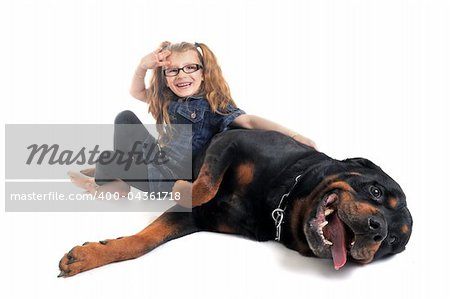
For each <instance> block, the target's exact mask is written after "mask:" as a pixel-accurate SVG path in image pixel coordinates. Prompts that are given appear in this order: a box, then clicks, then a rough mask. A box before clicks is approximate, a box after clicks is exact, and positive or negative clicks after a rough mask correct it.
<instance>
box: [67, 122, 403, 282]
mask: <svg viewBox="0 0 450 299" xmlns="http://www.w3.org/2000/svg"><path fill="white" fill-rule="evenodd" d="M195 165H196V166H197V167H195V169H196V171H195V172H196V174H197V176H196V179H195V181H194V182H193V183H189V182H185V181H177V183H176V184H175V186H174V190H173V191H174V192H181V193H182V194H184V195H186V194H189V195H190V193H191V192H192V207H193V209H192V212H174V211H175V210H178V211H179V207H174V208H172V209H170V210H168V211H167V212H165V213H164V214H162V215H161V216H160V217H159V218H158V219H156V220H155V221H154V222H153V223H152V224H151V225H149V226H148V227H146V228H145V229H144V230H142V231H141V232H139V233H137V234H135V235H132V236H128V237H123V238H118V239H112V240H105V241H100V242H98V243H85V244H84V245H82V246H76V247H74V248H73V249H72V250H71V251H70V252H69V253H66V254H65V255H64V257H63V258H62V259H61V261H60V263H59V268H60V270H61V273H60V276H64V277H67V276H73V275H75V274H78V273H80V272H82V271H86V270H89V269H93V268H96V267H100V266H103V265H106V264H108V263H112V262H117V261H122V260H127V259H132V258H136V257H139V256H141V255H143V254H145V253H147V252H149V251H151V250H152V249H153V248H155V247H157V246H158V245H160V244H162V243H165V242H167V241H170V240H172V239H175V238H179V237H182V236H185V235H187V234H191V233H194V232H198V231H214V232H221V233H231V234H238V235H244V236H246V237H248V238H250V239H254V240H257V241H267V240H278V241H279V242H280V243H282V244H284V245H285V246H287V247H288V248H291V249H293V250H296V251H298V252H299V253H301V254H303V255H308V256H317V257H320V258H332V260H333V264H334V267H335V268H336V269H339V268H341V267H343V266H344V265H345V263H346V262H347V260H348V259H350V260H352V261H355V262H359V263H369V262H371V261H372V260H374V259H377V258H381V257H384V256H387V255H392V254H396V253H399V252H401V251H403V250H404V249H405V245H406V243H407V242H408V240H409V237H410V235H411V230H412V218H411V214H410V213H409V210H408V208H407V207H406V198H405V194H404V193H403V191H402V189H401V188H400V186H399V185H398V184H397V183H396V182H395V181H394V180H393V179H392V178H390V177H389V176H388V175H387V174H386V173H384V172H383V171H382V170H381V168H379V167H378V166H376V165H375V164H373V163H372V162H370V161H369V160H366V159H363V158H354V159H347V160H344V161H338V160H334V159H332V158H330V157H328V156H326V155H325V154H323V153H321V152H318V151H315V150H314V149H312V148H310V147H308V146H306V145H303V144H300V143H298V142H296V141H294V140H293V139H291V138H289V137H286V136H284V135H282V134H280V133H277V132H272V131H259V130H240V129H239V130H230V131H226V132H223V133H221V134H219V135H217V136H216V137H214V138H213V140H212V142H211V144H210V145H209V147H208V149H207V150H206V152H205V153H204V154H203V155H201V157H199V158H198V160H197V161H196V163H195Z"/></svg>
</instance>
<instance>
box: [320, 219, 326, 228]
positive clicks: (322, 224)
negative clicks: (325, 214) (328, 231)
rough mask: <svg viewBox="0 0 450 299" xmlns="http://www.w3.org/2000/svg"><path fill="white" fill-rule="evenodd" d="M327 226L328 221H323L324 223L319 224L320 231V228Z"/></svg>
mask: <svg viewBox="0 0 450 299" xmlns="http://www.w3.org/2000/svg"><path fill="white" fill-rule="evenodd" d="M327 224H328V221H324V222H322V223H321V224H319V228H320V229H322V228H324V227H325V225H327Z"/></svg>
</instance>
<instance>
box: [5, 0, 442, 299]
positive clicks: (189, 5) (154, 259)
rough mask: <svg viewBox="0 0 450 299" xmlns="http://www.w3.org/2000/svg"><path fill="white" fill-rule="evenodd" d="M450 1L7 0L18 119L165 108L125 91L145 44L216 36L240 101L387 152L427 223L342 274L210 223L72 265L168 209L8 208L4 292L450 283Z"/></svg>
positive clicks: (394, 291)
mask: <svg viewBox="0 0 450 299" xmlns="http://www.w3.org/2000/svg"><path fill="white" fill-rule="evenodd" d="M449 15H450V3H449V2H448V1H438V0H435V1H418V0H404V1H398V0H378V1H363V0H354V1H350V0H349V1H337V0H334V1H333V0H331V1H319V0H318V1H282V0H278V1H261V0H259V1H250V0H249V1H242V0H241V1H239V3H237V2H236V3H235V2H234V1H206V0H205V1H189V0H171V1H162V0H160V1H154V0H147V1H129V0H128V1H106V0H105V1H88V0H84V1H75V0H73V1H57V0H53V1H50V0H46V1H31V0H29V1H25V0H18V1H17V0H15V1H12V0H9V1H2V2H1V4H0V30H1V39H2V46H1V48H0V51H1V55H0V63H1V64H0V75H1V78H0V82H1V89H0V93H1V94H0V101H1V105H2V108H1V113H2V121H3V123H10V124H14V123H27V124H33V123H55V124H59V123H71V124H72V123H102V124H103V123H112V122H113V119H114V117H115V115H116V114H117V113H118V112H119V111H121V110H124V109H130V110H133V111H134V112H136V113H137V114H138V116H139V117H140V118H141V119H142V120H143V121H144V122H147V123H151V122H152V119H151V117H150V116H148V114H147V113H146V111H147V107H146V106H145V104H142V103H141V102H139V101H137V100H134V99H133V98H132V97H131V96H130V95H129V94H128V88H129V84H130V81H131V77H132V75H133V72H134V69H135V67H136V66H137V64H138V62H139V60H140V58H141V57H142V56H144V55H145V54H146V53H148V52H150V51H152V50H154V49H155V48H156V47H157V46H158V45H159V43H160V42H161V41H164V40H169V41H173V42H179V41H183V40H185V41H190V42H195V41H197V42H204V43H206V44H207V45H209V46H210V47H211V49H212V50H213V51H214V52H215V54H216V55H217V57H218V59H219V62H220V63H221V66H222V69H223V72H224V74H225V77H226V78H227V80H228V83H229V85H230V86H231V90H232V95H233V97H234V99H235V100H236V102H237V103H238V106H239V107H240V108H242V109H244V110H245V111H247V113H249V114H255V115H259V116H262V117H266V118H268V119H271V120H273V121H276V122H278V123H280V124H283V125H285V126H287V127H289V128H291V129H294V130H297V131H298V132H300V133H302V134H304V135H306V136H309V137H311V138H312V139H314V140H315V141H316V143H317V145H318V146H319V149H320V150H322V151H324V152H325V153H327V154H328V155H330V156H332V157H334V158H338V159H343V158H347V157H354V156H362V157H366V158H369V159H371V160H373V161H374V162H375V163H377V164H379V165H381V166H382V168H383V169H384V170H385V171H386V172H388V173H389V174H390V175H391V176H392V177H394V178H395V179H396V180H397V181H398V182H399V183H400V184H401V186H402V187H403V189H404V191H405V193H406V194H407V197H408V204H409V207H410V210H411V212H412V214H413V216H414V220H415V222H414V229H413V235H412V238H411V240H410V243H409V244H408V246H407V250H406V251H405V252H403V253H401V254H399V255H397V256H395V257H393V258H390V259H388V260H385V261H381V262H376V263H373V264H370V265H367V266H354V265H349V266H346V267H345V268H344V269H343V270H341V271H338V272H336V271H334V270H333V269H332V265H331V262H330V261H328V260H319V259H314V258H306V257H302V256H300V255H298V254H297V253H296V252H293V251H290V250H288V249H285V248H283V246H281V245H279V244H276V243H275V242H266V243H257V242H252V241H248V240H245V239H243V238H240V237H233V236H225V235H218V234H210V233H198V234H194V235H191V236H188V237H185V238H182V239H179V240H176V241H172V242H170V243H167V244H165V245H163V246H161V247H160V248H158V249H156V250H154V251H153V252H151V253H149V254H147V255H146V256H144V257H142V258H139V259H136V260H133V261H128V262H123V263H117V264H113V265H108V266H105V267H102V268H99V269H96V270H92V271H89V272H86V273H83V274H80V275H78V276H75V277H73V278H69V279H57V278H56V276H57V274H58V273H59V272H58V268H57V265H58V261H59V259H60V258H61V256H62V255H63V253H64V252H67V251H68V250H69V249H70V248H71V247H72V246H74V245H76V244H81V243H83V242H85V241H88V240H89V241H96V240H101V239H105V238H110V237H118V236H122V235H128V234H133V233H135V232H137V231H139V230H140V229H141V228H143V227H144V226H146V225H147V223H148V222H149V221H151V220H153V219H155V217H156V216H157V214H154V213H111V214H109V213H5V212H1V223H0V229H1V236H2V244H3V245H2V246H1V247H0V252H1V254H0V256H1V265H2V266H1V271H2V276H3V277H4V278H3V283H2V287H1V292H2V293H4V294H3V295H2V296H1V297H2V298H32V297H35V298H44V297H45V298H54V297H60V298H177V297H178V298H230V297H231V298H233V297H239V298H244V297H245V298H280V297H287V296H289V297H292V298H311V297H312V296H314V297H317V296H333V297H336V298H356V297H357V298H380V297H381V298H385V297H386V296H388V297H394V296H397V298H424V297H426V296H429V294H430V293H435V292H436V293H435V294H440V295H437V296H441V297H442V298H444V297H447V298H448V296H449V288H448V285H447V284H448V269H449V266H450V265H449V262H448V246H449V241H448V229H447V228H448V222H447V221H446V220H447V219H446V218H447V217H446V214H447V212H448V210H449V204H448V202H449V201H448V185H449V182H450V180H449V175H448V173H447V171H448V167H449V164H450V163H449V158H448V155H449V152H450V151H449V140H448V139H449V132H448V131H449V129H448V128H449V120H448V118H449V116H448V114H449V112H450V109H449V104H448V102H449V96H450V93H449V85H450V84H449V83H450V58H449V56H450V21H449V17H448V16H449ZM1 134H2V136H0V137H1V138H2V140H4V126H2V127H1ZM0 156H1V157H2V158H1V163H2V164H3V165H4V148H3V147H1V152H0ZM1 178H2V181H4V173H2V174H1ZM3 187H4V184H3V183H2V184H1V188H3ZM2 194H4V193H3V190H2Z"/></svg>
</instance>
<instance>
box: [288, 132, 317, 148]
mask: <svg viewBox="0 0 450 299" xmlns="http://www.w3.org/2000/svg"><path fill="white" fill-rule="evenodd" d="M292 138H293V139H294V140H295V141H298V142H300V143H303V144H306V145H308V146H310V147H312V148H314V149H315V150H317V146H316V143H315V142H314V141H313V140H311V139H309V138H306V137H305V136H302V135H300V134H295V135H294V136H292Z"/></svg>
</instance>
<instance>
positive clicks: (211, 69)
mask: <svg viewBox="0 0 450 299" xmlns="http://www.w3.org/2000/svg"><path fill="white" fill-rule="evenodd" d="M160 47H161V51H164V50H169V51H170V52H178V53H179V52H186V51H191V50H193V51H195V52H197V55H198V58H199V60H200V63H201V64H202V66H203V77H204V80H203V82H202V85H201V86H200V90H199V92H198V94H204V95H205V97H206V100H207V101H208V103H209V105H210V106H211V110H212V112H213V113H219V114H225V113H224V109H225V107H226V106H227V105H228V104H231V105H232V106H234V107H236V104H235V102H234V101H233V99H232V98H231V93H230V88H229V87H228V84H227V82H226V81H225V79H224V78H223V75H222V70H221V68H220V66H219V64H218V62H217V59H216V56H215V55H214V53H213V52H212V51H211V50H210V49H209V48H208V47H207V46H206V45H205V44H203V43H195V44H192V43H187V42H181V43H177V44H172V43H170V42H167V41H165V42H163V43H161V46H160ZM199 49H200V50H201V53H200V51H199ZM176 97H177V96H176V95H175V94H174V93H173V92H172V90H170V89H169V87H167V85H166V78H165V77H164V75H163V70H162V67H158V68H156V69H155V70H154V71H153V76H152V77H151V79H150V85H149V89H148V94H147V102H148V104H149V108H148V111H149V113H151V114H152V116H153V117H154V118H155V120H156V123H157V124H160V125H163V126H162V127H164V125H168V126H169V129H170V117H169V112H168V110H169V104H170V102H171V101H173V99H174V98H176ZM157 128H158V132H159V133H160V134H161V135H164V134H165V132H164V130H163V129H162V128H161V126H158V127H157Z"/></svg>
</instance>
